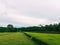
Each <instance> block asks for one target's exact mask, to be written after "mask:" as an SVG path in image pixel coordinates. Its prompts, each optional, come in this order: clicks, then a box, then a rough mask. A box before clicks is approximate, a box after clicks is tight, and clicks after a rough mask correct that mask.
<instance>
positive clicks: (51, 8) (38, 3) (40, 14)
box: [0, 0, 60, 27]
mask: <svg viewBox="0 0 60 45" xmlns="http://www.w3.org/2000/svg"><path fill="white" fill-rule="evenodd" d="M58 22H60V0H0V26H6V25H8V24H13V25H14V26H16V27H17V26H18V27H19V26H33V25H39V24H42V25H46V24H51V23H58Z"/></svg>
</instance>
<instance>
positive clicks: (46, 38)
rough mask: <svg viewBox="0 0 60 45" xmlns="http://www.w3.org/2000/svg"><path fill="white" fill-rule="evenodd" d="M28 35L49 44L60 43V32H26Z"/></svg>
mask: <svg viewBox="0 0 60 45" xmlns="http://www.w3.org/2000/svg"><path fill="white" fill-rule="evenodd" d="M26 33H27V34H28V35H30V36H32V37H35V38H37V39H38V40H41V41H43V42H45V43H47V44H48V45H60V34H49V33H33V32H26Z"/></svg>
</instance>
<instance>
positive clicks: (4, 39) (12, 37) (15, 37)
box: [0, 32, 36, 45]
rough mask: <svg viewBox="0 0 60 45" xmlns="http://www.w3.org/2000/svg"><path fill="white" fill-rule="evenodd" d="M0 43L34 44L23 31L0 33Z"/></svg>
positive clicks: (3, 44) (8, 44) (11, 44)
mask: <svg viewBox="0 0 60 45" xmlns="http://www.w3.org/2000/svg"><path fill="white" fill-rule="evenodd" d="M0 45H36V44H35V43H34V42H33V41H31V40H29V39H27V37H26V36H25V35H24V34H23V33H19V32H17V33H0Z"/></svg>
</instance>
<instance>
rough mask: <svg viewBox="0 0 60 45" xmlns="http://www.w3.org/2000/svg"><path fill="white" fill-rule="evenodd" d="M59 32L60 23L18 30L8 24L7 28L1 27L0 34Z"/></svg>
mask: <svg viewBox="0 0 60 45" xmlns="http://www.w3.org/2000/svg"><path fill="white" fill-rule="evenodd" d="M20 31H21V32H23V31H26V32H59V33H60V23H58V24H49V25H44V26H43V25H40V26H30V27H20V28H16V27H14V26H13V25H12V24H8V25H7V27H0V32H20Z"/></svg>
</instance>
